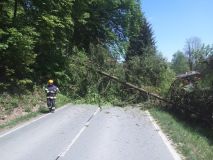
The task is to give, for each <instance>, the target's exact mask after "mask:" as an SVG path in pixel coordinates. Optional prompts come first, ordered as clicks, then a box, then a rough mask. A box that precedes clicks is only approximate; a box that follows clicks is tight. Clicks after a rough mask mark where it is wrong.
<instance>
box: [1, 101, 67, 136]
mask: <svg viewBox="0 0 213 160" xmlns="http://www.w3.org/2000/svg"><path fill="white" fill-rule="evenodd" d="M68 106H69V105H65V106H64V107H61V108H59V109H57V110H56V111H55V112H58V111H60V110H62V109H64V108H67V107H68ZM50 114H53V113H48V114H45V115H43V116H41V117H39V118H37V119H34V120H32V121H30V122H27V123H26V124H24V125H21V126H20V127H17V128H15V129H12V130H10V131H8V132H6V133H4V134H2V135H0V138H2V137H4V136H7V135H9V134H11V133H13V132H15V131H17V130H19V129H21V128H24V127H26V126H28V125H30V124H32V123H34V122H36V121H38V120H40V119H42V118H44V117H47V116H48V115H50Z"/></svg>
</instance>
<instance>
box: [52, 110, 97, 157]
mask: <svg viewBox="0 0 213 160" xmlns="http://www.w3.org/2000/svg"><path fill="white" fill-rule="evenodd" d="M99 111H100V108H98V109H97V110H96V111H95V112H94V113H93V115H92V116H91V117H90V118H89V120H88V121H87V122H86V123H85V124H84V127H83V128H81V130H80V131H79V132H78V134H77V135H76V136H75V137H74V139H73V140H72V141H71V143H70V144H69V145H68V146H67V147H66V149H65V150H64V151H63V152H62V153H60V154H59V155H58V157H57V158H56V159H59V158H60V157H64V156H65V155H66V153H67V152H68V151H69V150H70V149H71V147H72V146H73V145H74V144H75V142H76V141H77V140H78V138H79V137H80V135H81V134H82V133H83V132H84V131H85V129H86V128H87V127H88V126H89V124H90V121H91V119H92V118H93V117H94V116H95V115H96V114H97V113H98V112H99Z"/></svg>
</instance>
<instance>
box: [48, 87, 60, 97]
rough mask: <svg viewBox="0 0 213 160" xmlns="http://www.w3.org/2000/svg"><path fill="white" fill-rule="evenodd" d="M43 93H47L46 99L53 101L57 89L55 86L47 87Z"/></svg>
mask: <svg viewBox="0 0 213 160" xmlns="http://www.w3.org/2000/svg"><path fill="white" fill-rule="evenodd" d="M45 91H46V93H47V98H52V99H55V98H56V94H57V92H58V91H59V89H58V87H56V86H55V85H48V86H47V88H46V89H45Z"/></svg>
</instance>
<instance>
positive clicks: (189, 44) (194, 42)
mask: <svg viewBox="0 0 213 160" xmlns="http://www.w3.org/2000/svg"><path fill="white" fill-rule="evenodd" d="M201 47H202V44H201V40H200V38H198V37H191V38H189V39H187V40H186V44H185V54H186V56H187V58H188V63H189V68H190V70H191V71H192V70H193V69H194V68H193V67H194V63H195V54H196V52H199V50H200V48H201Z"/></svg>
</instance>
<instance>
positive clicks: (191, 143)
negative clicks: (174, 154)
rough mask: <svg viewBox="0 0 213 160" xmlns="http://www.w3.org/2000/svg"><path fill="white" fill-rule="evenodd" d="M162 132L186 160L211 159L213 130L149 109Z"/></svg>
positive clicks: (167, 113) (158, 110) (212, 153)
mask: <svg viewBox="0 0 213 160" xmlns="http://www.w3.org/2000/svg"><path fill="white" fill-rule="evenodd" d="M150 113H151V115H152V116H153V117H154V118H155V119H156V120H157V122H158V124H159V125H160V126H161V128H162V130H163V131H164V132H165V133H167V135H168V137H169V138H170V139H172V141H173V142H174V143H175V145H176V148H177V150H178V151H180V153H181V154H182V155H183V156H184V157H185V159H187V160H212V159H213V130H212V129H210V128H205V127H202V126H201V125H199V124H198V123H196V122H192V121H191V122H187V121H185V120H182V119H181V118H180V117H178V116H175V115H174V114H171V113H169V112H168V111H165V110H162V109H160V108H152V109H150Z"/></svg>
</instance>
